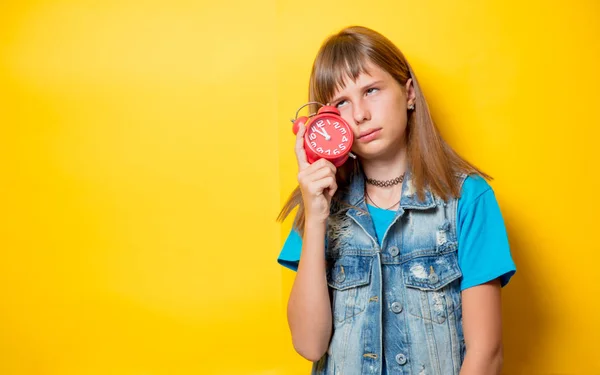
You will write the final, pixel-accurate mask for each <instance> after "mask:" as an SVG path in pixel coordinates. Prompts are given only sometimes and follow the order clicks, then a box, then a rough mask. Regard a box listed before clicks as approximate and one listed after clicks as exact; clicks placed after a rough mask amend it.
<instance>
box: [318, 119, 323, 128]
mask: <svg viewBox="0 0 600 375" xmlns="http://www.w3.org/2000/svg"><path fill="white" fill-rule="evenodd" d="M317 126H318V127H320V128H322V127H323V126H325V121H323V120H319V121H317Z"/></svg>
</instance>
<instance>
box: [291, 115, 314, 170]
mask: <svg viewBox="0 0 600 375" xmlns="http://www.w3.org/2000/svg"><path fill="white" fill-rule="evenodd" d="M305 132H306V127H305V126H304V123H300V125H299V126H298V133H296V147H295V150H296V159H297V160H298V169H299V170H303V169H306V168H307V167H308V166H310V164H309V163H308V160H307V159H306V151H305V150H304V133H305Z"/></svg>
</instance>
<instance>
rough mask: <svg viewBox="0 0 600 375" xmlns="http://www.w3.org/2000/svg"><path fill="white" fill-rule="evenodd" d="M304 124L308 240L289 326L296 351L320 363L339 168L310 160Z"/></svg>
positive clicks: (302, 173)
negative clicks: (332, 207)
mask: <svg viewBox="0 0 600 375" xmlns="http://www.w3.org/2000/svg"><path fill="white" fill-rule="evenodd" d="M305 131H306V128H305V127H304V124H301V125H300V127H299V130H298V133H297V135H296V136H297V137H296V156H297V159H298V170H299V173H298V183H299V185H300V190H301V191H302V201H303V202H304V209H305V224H304V239H303V240H302V253H301V256H300V262H299V264H298V273H297V275H296V279H295V280H294V285H293V286H292V290H291V292H290V299H289V301H288V309H287V315H288V324H289V326H290V331H291V333H292V341H293V343H294V348H295V349H296V351H297V352H298V353H299V354H300V355H301V356H303V357H304V358H306V359H308V360H309V361H313V362H315V361H318V360H319V359H320V358H321V357H322V356H323V354H325V351H326V350H327V347H328V346H329V340H330V338H331V332H332V317H331V304H330V300H329V289H328V286H327V278H326V271H325V269H326V265H325V233H326V223H327V218H328V217H329V208H330V205H331V199H332V197H333V195H334V194H335V191H336V190H337V183H336V179H335V173H336V168H335V166H334V165H333V164H331V163H330V162H329V161H327V160H325V159H320V160H318V161H316V162H315V163H313V164H310V163H308V161H307V160H306V153H305V151H304V140H303V136H304V132H305Z"/></svg>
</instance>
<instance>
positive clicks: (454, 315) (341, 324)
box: [312, 170, 467, 375]
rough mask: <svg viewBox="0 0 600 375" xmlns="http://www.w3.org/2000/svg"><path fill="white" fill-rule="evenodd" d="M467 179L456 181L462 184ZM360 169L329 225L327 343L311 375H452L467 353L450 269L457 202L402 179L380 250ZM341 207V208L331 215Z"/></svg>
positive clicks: (454, 264) (456, 273) (454, 266)
mask: <svg viewBox="0 0 600 375" xmlns="http://www.w3.org/2000/svg"><path fill="white" fill-rule="evenodd" d="M466 177H467V176H466V175H461V176H458V178H459V182H460V185H461V186H462V183H463V182H464V180H465V178H466ZM363 192H364V177H363V175H362V172H361V171H360V170H358V171H357V172H355V174H354V176H353V177H352V178H351V180H350V184H349V186H348V190H347V191H346V192H345V193H343V194H341V197H342V200H343V201H344V202H346V203H349V204H350V205H352V206H354V207H355V208H352V207H347V208H344V209H342V210H341V211H339V210H337V211H336V210H334V209H333V207H332V214H331V215H330V217H329V220H328V223H327V226H328V230H327V241H326V242H327V245H326V258H327V261H328V266H327V283H328V285H329V288H330V292H331V293H332V312H333V336H332V338H331V342H330V344H329V348H328V350H327V352H326V353H325V355H324V356H323V357H322V358H321V359H320V360H319V361H317V362H315V363H314V364H313V368H312V374H319V375H321V374H328V375H354V374H381V371H382V360H385V361H386V370H387V373H388V374H412V375H453V374H455V375H458V374H459V371H460V367H461V364H462V361H463V359H464V355H465V343H464V336H463V330H462V310H461V294H460V278H461V276H462V273H461V270H460V268H459V266H458V257H457V236H456V212H457V204H458V199H456V198H452V199H450V200H448V201H443V200H442V199H441V198H439V197H437V196H436V195H434V194H433V193H432V192H431V191H430V190H428V189H426V190H425V199H424V201H419V198H418V196H417V194H416V189H415V187H414V185H413V183H412V181H411V176H410V173H407V174H406V178H405V180H404V182H403V185H402V193H401V199H400V207H399V209H398V211H397V213H396V216H395V218H394V220H393V222H392V224H390V226H389V228H388V229H387V231H386V232H385V235H384V238H383V241H382V246H381V247H380V246H379V244H378V242H377V237H376V234H375V228H374V226H373V222H372V220H371V216H370V215H369V214H368V211H367V206H366V203H365V200H364V193H363ZM338 208H339V207H338Z"/></svg>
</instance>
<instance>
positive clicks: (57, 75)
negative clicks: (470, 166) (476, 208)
mask: <svg viewBox="0 0 600 375" xmlns="http://www.w3.org/2000/svg"><path fill="white" fill-rule="evenodd" d="M366 4H367V3H365V2H362V1H358V0H348V1H346V2H339V3H336V2H323V1H313V0H309V1H305V2H295V1H282V0H281V1H260V0H259V1H254V2H245V1H224V2H216V1H214V2H210V3H209V2H202V1H200V2H198V1H179V0H172V1H139V0H121V1H115V0H112V1H109V0H107V1H101V2H98V1H96V2H93V1H66V0H64V1H59V0H46V1H3V2H2V3H1V4H0V124H1V127H0V129H1V133H0V155H1V160H2V164H1V166H2V173H0V193H1V194H0V196H1V202H0V203H1V205H2V219H1V222H0V241H1V242H0V246H1V253H0V256H1V258H0V293H1V296H2V298H1V302H0V303H1V305H0V374H2V375H26V374H27V375H33V374H36V375H37V374H40V375H42V374H43V375H70V374H74V375H75V374H77V375H84V374H85V375H87V374H102V375H106V374H111V375H112V374H115V375H121V374H123V375H163V374H165V375H166V374H168V375H171V374H173V375H175V374H177V375H178V374H208V375H210V374H240V375H243V374H253V375H275V374H305V373H307V371H308V369H309V368H310V364H309V363H308V362H307V361H305V360H303V359H302V358H300V357H299V356H298V355H296V354H295V353H294V351H293V348H292V345H291V341H290V337H289V334H288V331H287V325H286V321H285V305H286V301H287V295H288V292H289V289H290V287H291V284H292V281H293V273H292V272H291V271H288V270H285V269H282V268H281V267H280V266H278V265H277V264H276V261H275V260H276V257H277V254H278V252H279V249H280V246H281V245H282V243H283V240H284V238H285V235H286V234H287V232H288V230H289V228H290V225H291V220H288V221H287V222H286V223H285V224H284V225H283V226H280V225H277V224H276V223H275V222H274V218H275V216H276V215H277V213H278V210H279V208H280V206H281V205H282V203H283V202H284V201H285V199H286V198H287V196H288V194H289V193H290V191H291V190H292V189H293V187H294V186H295V183H296V178H295V176H296V166H295V159H294V155H293V150H292V147H293V136H292V134H291V130H290V123H289V118H290V117H291V116H293V114H294V113H295V111H296V108H297V107H299V106H300V105H301V104H303V103H304V102H305V100H306V96H307V94H306V91H307V86H308V84H307V83H308V74H309V71H310V65H311V63H312V59H313V57H314V55H315V53H316V50H317V49H318V47H319V45H320V43H321V42H322V40H323V39H324V38H325V37H326V36H327V35H329V34H330V33H332V32H334V31H337V30H338V29H340V28H341V27H343V26H347V25H350V24H362V25H366V26H369V27H372V28H375V29H377V30H379V31H381V32H382V33H384V34H385V35H387V36H388V37H390V38H391V39H392V40H393V41H394V42H396V43H397V44H398V46H399V47H400V48H401V49H402V50H403V51H404V52H405V53H406V55H407V57H408V58H409V61H410V62H411V63H412V65H413V67H414V69H415V71H416V72H417V75H418V77H419V78H420V81H421V84H422V86H423V89H424V90H425V93H426V95H427V97H428V100H429V102H430V105H431V107H432V110H433V114H434V116H435V118H436V120H437V121H438V124H439V126H440V129H441V131H442V133H443V135H444V136H445V137H446V139H447V140H448V141H449V142H450V143H451V144H452V145H453V146H454V147H455V148H456V149H457V150H458V151H459V152H460V153H462V154H463V155H464V156H465V157H467V158H468V159H470V160H471V161H473V162H474V163H475V164H477V165H478V166H480V167H481V168H483V169H484V170H485V171H487V172H488V173H490V174H492V175H493V176H494V177H495V178H496V180H495V181H494V182H493V183H492V186H493V187H494V189H495V191H496V194H497V197H498V200H499V202H500V205H501V207H502V210H503V214H504V217H505V220H506V224H507V227H508V231H509V236H510V241H511V245H512V251H513V256H514V259H515V261H516V263H517V267H518V272H517V274H516V276H515V278H514V279H513V280H512V282H511V283H510V284H509V286H508V287H507V288H506V289H505V290H504V311H503V312H504V314H503V316H504V324H505V329H504V341H505V363H506V364H505V371H504V373H505V374H586V375H587V374H600V364H599V362H598V361H597V353H598V349H600V347H599V346H600V345H599V344H598V339H599V336H600V320H599V319H598V317H599V316H600V303H599V302H598V296H599V295H600V281H599V276H600V272H599V271H598V265H597V264H598V262H599V261H600V245H599V244H600V241H598V238H597V235H598V232H599V229H598V222H599V220H598V212H599V211H600V204H599V203H598V201H599V200H598V197H597V195H596V194H597V192H598V191H599V190H600V189H599V188H600V186H599V185H600V184H599V180H600V179H599V177H598V168H597V165H596V163H597V162H598V159H599V158H598V146H597V140H598V137H599V135H600V131H599V130H598V124H599V123H600V115H599V112H598V104H599V103H600V95H599V94H598V86H599V85H600V74H599V73H598V69H597V64H598V60H599V59H600V45H599V43H598V41H597V38H598V37H599V36H600V26H599V24H598V22H597V20H598V16H599V15H600V5H598V4H599V3H598V2H596V1H592V0H588V1H571V2H568V3H558V2H556V3H553V2H547V1H546V2H543V1H529V2H523V1H517V0H508V1H488V2H474V1H469V0H461V1H455V2H449V1H400V2H398V1H381V2H369V3H368V5H366Z"/></svg>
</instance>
